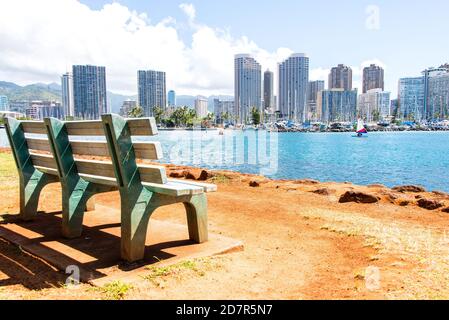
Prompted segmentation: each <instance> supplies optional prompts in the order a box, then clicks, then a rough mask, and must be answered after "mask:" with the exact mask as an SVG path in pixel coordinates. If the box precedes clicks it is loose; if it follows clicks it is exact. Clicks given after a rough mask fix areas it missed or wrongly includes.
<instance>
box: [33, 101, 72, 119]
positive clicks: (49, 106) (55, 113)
mask: <svg viewBox="0 0 449 320" xmlns="http://www.w3.org/2000/svg"><path fill="white" fill-rule="evenodd" d="M25 113H26V116H27V118H30V119H32V120H42V119H44V118H50V117H52V118H57V119H62V118H63V117H64V109H63V107H62V105H61V103H59V102H56V101H31V102H30V103H29V105H28V107H27V109H26V110H25Z"/></svg>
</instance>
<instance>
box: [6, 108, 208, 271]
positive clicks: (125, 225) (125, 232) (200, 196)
mask: <svg viewBox="0 0 449 320" xmlns="http://www.w3.org/2000/svg"><path fill="white" fill-rule="evenodd" d="M6 122H7V128H8V131H9V130H10V129H14V128H16V129H15V130H11V137H12V139H11V140H10V141H12V143H11V146H12V148H13V149H16V147H18V146H20V145H23V146H22V149H24V150H25V149H26V150H29V149H30V148H31V149H35V148H37V149H38V150H41V151H51V153H52V155H44V154H37V153H30V152H29V151H28V154H29V155H28V156H27V155H24V156H23V158H27V160H26V162H27V163H30V165H31V166H32V167H33V170H34V171H33V172H34V173H33V174H35V175H37V176H39V177H40V176H42V177H45V179H44V178H41V179H42V181H43V182H42V183H41V184H42V185H44V184H45V183H47V180H46V179H48V181H50V180H51V179H53V180H51V181H55V178H56V180H59V181H60V183H61V186H62V215H63V220H62V233H63V235H64V236H65V237H69V238H73V237H79V236H80V235H81V233H82V223H83V216H84V211H85V208H86V206H87V204H88V201H89V199H91V197H92V196H93V195H95V194H98V193H102V192H108V191H111V190H117V189H118V190H119V192H120V198H121V255H122V258H123V259H125V260H127V261H130V262H133V261H136V260H140V259H142V258H143V257H144V251H145V239H146V234H147V228H148V222H149V219H150V216H151V214H152V213H153V212H154V211H155V210H156V209H157V208H159V207H161V206H165V205H170V204H173V203H184V205H185V208H186V211H187V222H188V229H189V236H190V239H191V240H193V241H195V242H197V243H202V242H204V241H207V199H206V195H205V193H206V192H212V191H216V186H215V185H212V184H204V183H196V182H187V181H179V180H173V179H168V178H167V175H166V172H165V168H164V167H162V166H152V165H143V164H137V162H136V159H139V158H140V159H146V160H158V159H161V158H162V148H161V145H160V143H159V142H133V141H132V139H131V137H132V136H152V135H156V134H157V127H156V124H155V121H154V119H153V118H144V119H124V118H122V117H120V116H118V115H104V116H103V117H102V120H98V121H74V122H62V121H60V120H58V119H54V118H46V119H44V122H43V124H44V126H43V128H44V130H42V125H41V124H42V122H18V121H17V120H13V119H8V120H7V121H6ZM17 131H18V132H21V133H20V134H17ZM24 132H29V133H41V134H42V133H46V134H47V137H48V139H47V140H45V139H35V138H25V137H24V138H23V139H17V138H15V136H14V135H17V136H22V135H23V133H24ZM73 136H78V137H80V136H84V137H85V138H84V139H83V140H74V139H73V138H72V137H73ZM88 136H102V137H106V141H88V138H86V137H88ZM24 142H25V143H24ZM16 150H19V149H16ZM17 153H18V154H21V152H17ZM83 155H84V156H97V157H110V160H86V159H82V158H79V157H78V156H83ZM15 157H16V155H15ZM16 158H17V157H16ZM20 159H21V158H20ZM16 162H17V160H16ZM18 168H19V173H20V171H22V170H23V169H22V168H23V166H22V165H18ZM22 175H23V174H22ZM39 186H40V185H39ZM41 189H42V188H41ZM39 191H40V190H39ZM24 195H25V199H26V195H27V193H26V192H25V193H24ZM35 197H36V202H37V199H38V194H37V195H36V196H35ZM36 206H37V205H36ZM33 208H34V207H33ZM31 209H32V208H30V209H29V212H28V211H24V213H26V214H25V215H23V217H26V218H29V217H32V216H33V215H34V214H35V213H34V212H32V210H31ZM21 214H22V211H21Z"/></svg>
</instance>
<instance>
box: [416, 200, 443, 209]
mask: <svg viewBox="0 0 449 320" xmlns="http://www.w3.org/2000/svg"><path fill="white" fill-rule="evenodd" d="M418 206H419V207H421V208H423V209H427V210H436V209H439V208H441V207H443V206H444V204H443V203H441V202H439V201H436V200H429V199H420V200H419V201H418Z"/></svg>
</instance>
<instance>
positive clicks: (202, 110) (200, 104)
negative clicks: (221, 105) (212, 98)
mask: <svg viewBox="0 0 449 320" xmlns="http://www.w3.org/2000/svg"><path fill="white" fill-rule="evenodd" d="M195 112H196V116H197V117H198V118H204V117H206V116H207V114H208V110H207V98H206V97H202V96H198V97H196V99H195Z"/></svg>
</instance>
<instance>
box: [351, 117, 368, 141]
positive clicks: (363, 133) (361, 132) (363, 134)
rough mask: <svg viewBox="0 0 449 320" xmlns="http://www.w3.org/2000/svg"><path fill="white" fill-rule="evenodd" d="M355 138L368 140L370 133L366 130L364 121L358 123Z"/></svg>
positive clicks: (360, 120)
mask: <svg viewBox="0 0 449 320" xmlns="http://www.w3.org/2000/svg"><path fill="white" fill-rule="evenodd" d="M353 137H354V138H368V131H367V130H366V129H365V126H364V125H363V120H362V119H359V121H358V122H357V131H356V135H355V136H353Z"/></svg>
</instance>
